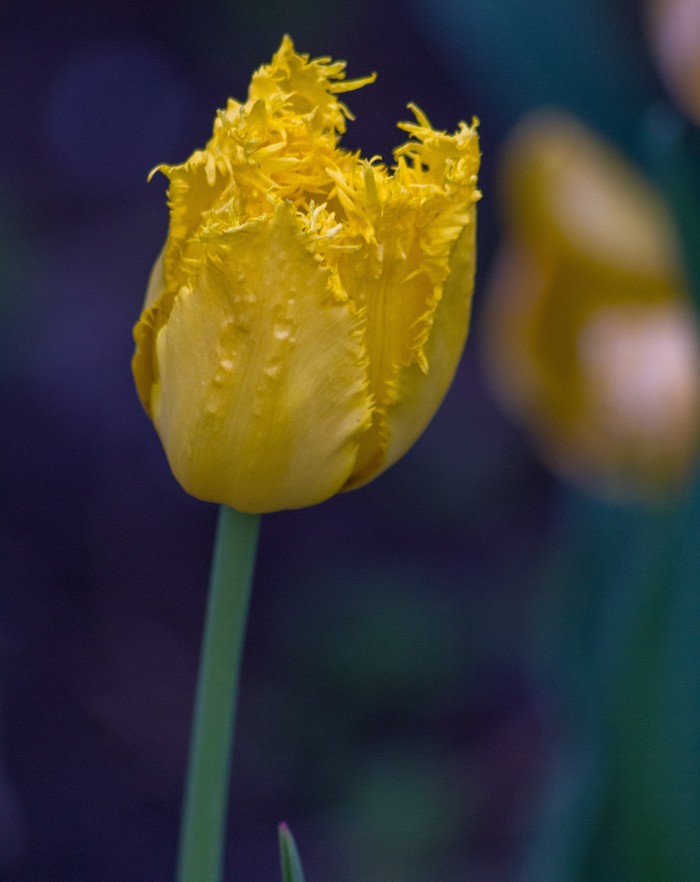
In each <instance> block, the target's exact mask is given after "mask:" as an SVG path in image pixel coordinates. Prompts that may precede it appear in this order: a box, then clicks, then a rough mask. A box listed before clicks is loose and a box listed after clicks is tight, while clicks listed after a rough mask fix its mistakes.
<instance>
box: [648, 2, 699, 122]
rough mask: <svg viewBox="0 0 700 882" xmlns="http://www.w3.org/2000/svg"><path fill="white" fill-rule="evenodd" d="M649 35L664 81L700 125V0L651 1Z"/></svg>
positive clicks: (683, 108)
mask: <svg viewBox="0 0 700 882" xmlns="http://www.w3.org/2000/svg"><path fill="white" fill-rule="evenodd" d="M646 13H647V15H646V18H647V31H648V33H649V43H650V45H651V50H652V53H653V55H654V58H655V59H656V64H657V66H658V70H659V73H660V75H661V79H662V80H663V82H664V84H665V86H666V88H667V89H668V91H669V93H670V95H671V97H672V99H673V100H674V102H675V103H676V104H677V105H678V107H679V108H680V110H681V111H682V112H683V113H684V114H685V115H686V116H687V117H688V118H689V119H692V120H693V122H694V123H695V124H696V125H700V0H647V2H646Z"/></svg>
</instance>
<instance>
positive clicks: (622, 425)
mask: <svg viewBox="0 0 700 882" xmlns="http://www.w3.org/2000/svg"><path fill="white" fill-rule="evenodd" d="M501 194H502V198H501V203H502V209H503V214H504V222H505V227H506V231H507V235H506V240H505V242H504V244H503V246H502V248H501V251H500V254H499V255H498V257H497V260H496V264H495V269H494V272H493V275H492V278H491V282H490V286H489V292H488V294H487V297H486V302H485V314H484V323H483V331H484V335H483V340H482V342H483V347H482V348H483V355H484V359H485V363H486V368H487V373H488V375H489V376H490V378H491V380H492V381H493V386H494V388H495V390H496V393H497V395H498V397H499V398H500V400H501V401H502V402H503V404H504V406H505V407H506V409H507V410H508V411H510V413H511V414H512V415H513V417H514V418H515V419H516V420H518V421H520V422H522V423H523V424H524V425H525V426H526V427H527V429H528V430H529V431H530V433H531V434H532V436H533V437H534V440H535V443H536V445H537V446H538V448H539V450H540V452H541V453H542V455H543V457H544V459H545V460H546V461H547V462H548V463H549V464H550V465H551V466H552V467H553V468H554V469H555V470H557V471H559V472H561V473H563V474H564V475H566V476H567V477H569V478H573V479H575V480H578V481H579V482H582V483H584V484H585V485H586V486H587V487H589V488H591V489H594V490H597V491H600V492H603V493H604V494H606V495H613V496H619V495H637V496H639V495H647V496H648V495H651V496H655V495H658V494H659V493H664V492H667V491H668V490H669V489H670V488H672V487H673V486H674V485H677V484H678V483H679V482H680V481H682V479H683V478H684V477H685V475H686V474H687V472H688V470H689V469H690V468H691V466H692V465H693V463H694V461H695V458H696V454H697V449H698V432H699V419H700V344H699V342H698V330H697V325H696V321H695V317H694V314H693V312H692V309H691V307H690V305H689V301H688V298H687V294H686V289H685V281H684V278H683V275H682V272H681V268H680V262H679V256H678V249H677V244H676V239H675V232H674V228H673V225H672V222H671V220H670V217H669V215H668V211H667V209H666V207H665V205H664V203H663V202H662V200H661V198H660V197H659V196H658V195H657V194H656V192H655V191H654V190H653V188H652V187H651V186H650V185H649V184H647V182H646V181H645V180H644V179H643V178H642V177H641V176H640V175H638V174H637V173H636V172H635V171H634V170H633V169H632V168H631V167H630V166H629V165H628V164H627V163H626V162H625V161H624V160H623V159H622V158H621V157H620V156H618V155H617V153H616V152H615V151H613V150H612V149H611V148H610V147H608V146H607V145H606V144H604V143H603V142H602V141H600V140H599V139H597V138H596V137H595V136H594V135H592V134H591V133H590V132H588V131H587V130H586V129H585V128H584V127H583V126H582V125H581V124H580V123H578V122H576V121H574V120H573V119H571V118H569V117H567V116H564V115H561V114H555V113H550V114H546V115H545V114H541V115H535V116H533V117H532V118H530V119H529V120H526V121H524V122H523V123H521V125H520V127H519V128H518V129H516V131H515V132H514V133H513V135H512V138H511V140H510V143H509V144H508V145H507V148H506V151H505V156H504V160H503V164H502V169H501Z"/></svg>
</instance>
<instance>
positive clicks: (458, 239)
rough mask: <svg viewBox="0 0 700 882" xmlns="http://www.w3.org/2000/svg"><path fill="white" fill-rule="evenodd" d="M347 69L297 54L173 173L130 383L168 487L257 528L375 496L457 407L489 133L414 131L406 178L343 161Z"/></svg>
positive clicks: (281, 53) (404, 153) (222, 115)
mask: <svg viewBox="0 0 700 882" xmlns="http://www.w3.org/2000/svg"><path fill="white" fill-rule="evenodd" d="M344 67H345V65H344V63H342V62H332V61H330V59H328V58H321V59H316V60H309V57H308V56H307V55H299V54H297V53H296V52H295V51H294V46H293V45H292V42H291V40H290V39H289V38H288V37H285V39H284V40H283V41H282V45H281V46H280V48H279V50H278V52H277V54H276V55H275V56H274V58H273V60H272V62H271V64H269V65H266V66H263V67H261V68H260V69H259V70H258V71H257V72H256V73H255V74H254V75H253V79H252V81H251V85H250V90H249V97H248V101H247V102H246V103H245V104H240V103H238V102H237V101H234V100H232V99H231V100H229V102H228V105H227V107H226V109H225V110H222V111H220V112H219V113H218V115H217V118H216V120H215V123H214V132H213V136H212V138H211V140H210V141H209V143H208V144H207V146H206V148H205V149H204V150H197V151H195V152H194V153H193V154H192V156H191V157H190V158H189V159H188V160H187V161H186V162H184V163H182V164H181V165H172V166H165V165H164V166H160V167H159V169H158V170H159V171H161V172H162V173H163V174H165V175H166V176H167V177H168V179H169V181H170V186H169V190H168V196H169V204H170V231H169V235H168V239H167V242H166V243H165V247H164V251H163V254H162V256H161V257H160V258H159V259H158V261H157V262H156V265H155V267H154V270H153V273H152V275H151V280H150V283H149V288H148V292H147V296H146V302H145V304H144V309H143V313H142V315H141V319H140V320H139V322H138V324H137V325H136V328H135V330H134V337H135V340H136V352H135V354H134V359H133V372H134V378H135V381H136V386H137V388H138V392H139V396H140V398H141V401H142V403H143V405H144V407H145V409H146V411H147V412H148V414H149V416H150V417H151V419H152V420H153V422H154V424H155V427H156V429H157V431H158V434H159V435H160V438H161V441H162V442H163V446H164V447H165V451H166V454H167V456H168V460H169V462H170V465H171V468H172V470H173V472H174V474H175V476H176V478H177V479H178V480H179V481H180V483H181V484H182V486H183V487H184V488H185V489H186V490H187V491H188V492H190V493H192V494H193V495H194V496H198V497H199V498H201V499H206V500H210V501H213V502H222V503H226V504H228V505H230V506H232V507H234V508H237V509H239V510H241V511H247V512H265V511H274V510H277V509H285V508H298V507H301V506H306V505H311V504H313V503H317V502H320V501H322V500H324V499H326V498H328V497H329V496H332V495H333V494H334V493H337V492H339V491H341V490H347V489H351V488H353V487H358V486H360V485H362V484H365V483H366V482H368V481H370V480H372V479H373V478H374V477H376V476H377V475H378V474H380V473H381V472H382V471H383V470H384V469H386V468H388V467H389V466H390V465H391V464H392V463H394V462H396V460H397V459H399V458H400V457H401V456H402V455H403V454H404V453H405V452H406V451H407V450H408V449H409V447H410V446H411V445H412V444H413V443H414V441H415V440H416V439H417V438H418V436H419V435H420V434H421V432H422V431H423V429H424V428H425V427H426V425H427V424H428V422H429V421H430V419H431V418H432V416H433V414H434V413H435V411H436V409H437V407H438V405H439V404H440V402H441V400H442V398H443V396H444V394H445V392H446V391H447V388H448V386H449V384H450V382H451V380H452V377H453V375H454V372H455V369H456V367H457V363H458V361H459V358H460V356H461V352H462V348H463V346H464V341H465V339H466V335H467V329H468V325H469V314H470V306H471V297H472V285H473V273H474V249H475V224H476V210H475V203H476V201H477V199H478V198H479V193H478V191H477V189H476V174H477V171H478V166H479V148H478V139H477V135H476V131H475V127H474V126H473V125H472V126H467V125H466V124H464V123H461V124H460V126H459V128H458V130H457V132H456V133H455V134H454V135H448V134H446V133H445V132H439V131H434V130H433V129H432V128H431V126H430V124H429V122H428V120H427V119H426V117H425V116H424V115H423V114H422V113H421V112H420V111H419V110H418V109H417V108H415V107H412V110H413V113H414V115H415V118H416V121H415V122H413V123H401V124H400V126H399V127H400V128H402V129H403V130H404V131H406V132H408V134H409V136H410V138H411V140H410V141H409V142H408V143H407V144H404V145H403V146H402V147H399V148H398V149H397V150H396V151H395V158H396V167H395V169H394V170H393V171H389V170H388V169H387V168H386V167H385V166H384V165H382V164H381V162H380V161H379V160H378V159H377V158H374V159H372V160H369V161H367V160H363V159H362V158H361V157H360V156H359V155H358V154H357V153H351V152H349V151H347V150H344V149H343V148H341V147H340V146H339V141H340V136H341V135H342V133H343V132H344V131H345V124H346V120H347V119H348V118H351V116H350V112H349V111H348V109H347V108H346V107H345V105H344V104H342V103H341V102H340V101H339V100H338V97H337V96H338V93H342V92H347V91H350V90H352V89H357V88H359V87H360V86H362V85H364V84H365V83H368V82H371V81H372V80H373V79H374V78H373V77H367V78H366V79H364V80H356V81H347V80H345V79H344V77H345V74H344Z"/></svg>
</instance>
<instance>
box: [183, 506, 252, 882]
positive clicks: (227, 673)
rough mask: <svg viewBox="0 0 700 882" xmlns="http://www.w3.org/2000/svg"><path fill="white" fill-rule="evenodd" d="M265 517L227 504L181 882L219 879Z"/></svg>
mask: <svg viewBox="0 0 700 882" xmlns="http://www.w3.org/2000/svg"><path fill="white" fill-rule="evenodd" d="M259 528H260V516H259V515H250V514H242V513H241V512H238V511H234V510H233V509H231V508H228V507H226V506H222V507H221V509H220V511H219V520H218V526H217V531H216V540H215V546H214V555H213V560H212V569H211V577H210V583H209V599H208V602H207V613H206V621H205V626H204V639H203V643H202V650H201V658H200V668H199V677H198V682H197V694H196V700H195V711H194V720H193V726H192V740H191V745H190V758H189V766H188V772H187V781H186V785H185V797H184V805H183V814H182V825H181V830H180V851H179V857H178V869H177V882H220V880H221V878H222V873H223V862H224V844H225V836H226V818H227V810H228V791H229V773H230V768H231V749H232V746H233V732H234V721H235V711H236V698H237V693H238V681H239V670H240V663H241V656H242V649H243V643H244V639H245V628H246V621H247V616H248V606H249V599H250V589H251V585H252V581H253V572H254V568H255V556H256V550H257V542H258V533H259Z"/></svg>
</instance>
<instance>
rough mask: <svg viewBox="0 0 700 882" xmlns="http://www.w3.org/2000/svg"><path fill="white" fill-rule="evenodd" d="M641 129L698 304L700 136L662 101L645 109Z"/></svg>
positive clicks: (699, 294)
mask: <svg viewBox="0 0 700 882" xmlns="http://www.w3.org/2000/svg"><path fill="white" fill-rule="evenodd" d="M642 131H643V143H644V145H645V152H646V156H647V160H648V162H649V164H650V166H651V170H652V172H653V173H654V176H655V177H656V179H657V181H658V182H659V184H660V185H661V187H662V189H663V190H664V192H665V194H666V198H667V199H668V202H669V204H670V206H671V209H672V211H673V214H674V216H675V220H676V224H677V227H678V232H679V235H680V239H681V247H682V249H683V254H682V257H683V262H684V264H685V270H686V274H687V276H688V281H689V284H690V289H691V292H692V294H693V298H694V300H695V304H696V306H697V307H700V226H699V219H700V137H699V136H698V131H697V130H696V129H694V128H693V127H692V126H691V125H690V124H689V123H688V122H686V121H685V120H684V119H683V118H682V117H680V116H678V114H677V113H676V112H675V111H674V110H673V109H672V108H670V107H667V106H664V105H656V106H654V107H652V108H650V109H649V111H648V112H647V114H646V116H645V117H644V121H643V130H642Z"/></svg>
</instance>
